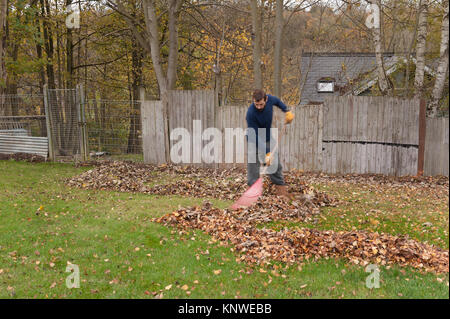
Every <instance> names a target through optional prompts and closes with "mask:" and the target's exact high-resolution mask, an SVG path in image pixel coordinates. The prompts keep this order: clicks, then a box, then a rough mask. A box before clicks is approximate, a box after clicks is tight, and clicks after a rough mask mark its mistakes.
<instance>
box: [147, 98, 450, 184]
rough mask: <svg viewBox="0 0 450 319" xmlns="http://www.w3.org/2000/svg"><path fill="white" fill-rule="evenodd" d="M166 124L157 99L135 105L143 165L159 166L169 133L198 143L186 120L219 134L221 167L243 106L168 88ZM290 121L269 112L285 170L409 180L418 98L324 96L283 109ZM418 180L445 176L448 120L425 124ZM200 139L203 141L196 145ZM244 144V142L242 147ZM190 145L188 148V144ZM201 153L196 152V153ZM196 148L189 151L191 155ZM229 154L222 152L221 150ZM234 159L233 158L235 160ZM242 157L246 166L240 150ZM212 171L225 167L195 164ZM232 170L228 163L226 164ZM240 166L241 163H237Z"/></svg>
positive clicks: (413, 162) (240, 123) (169, 144)
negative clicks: (180, 131) (181, 131)
mask: <svg viewBox="0 0 450 319" xmlns="http://www.w3.org/2000/svg"><path fill="white" fill-rule="evenodd" d="M168 100H169V105H168V110H167V112H168V115H169V123H168V127H167V126H166V124H165V121H164V109H163V106H162V104H161V102H159V101H142V104H141V105H142V107H141V108H142V110H141V112H142V113H141V114H142V129H143V131H142V134H143V150H144V161H145V162H150V163H158V164H161V163H166V162H167V160H168V156H167V155H165V154H168V152H167V148H171V147H172V146H173V145H174V143H176V142H177V141H169V139H168V136H169V135H168V134H169V132H171V131H172V130H173V129H174V128H177V127H183V128H185V129H187V131H188V132H189V133H190V134H191V136H192V138H193V139H196V138H197V139H198V138H199V136H196V134H197V135H198V134H199V133H198V131H197V132H196V131H195V130H194V129H193V122H192V121H193V120H200V121H201V126H202V130H203V129H206V128H209V127H215V128H218V129H219V130H220V131H221V132H222V137H223V140H222V154H221V161H220V162H221V163H224V162H225V155H226V154H225V153H226V151H227V150H225V140H224V138H225V137H224V136H225V134H224V133H225V128H243V129H245V128H246V121H245V115H246V112H247V109H248V106H247V105H246V106H221V107H217V106H216V107H215V106H214V93H213V91H171V92H170V94H169V99H168ZM291 109H292V110H293V112H294V114H295V120H294V121H293V122H292V124H290V125H287V126H284V114H283V113H282V112H281V111H280V110H279V109H278V108H275V113H274V121H273V126H274V127H278V128H279V134H283V135H282V137H281V139H280V146H279V148H280V158H281V162H282V165H283V167H284V168H285V169H294V168H295V169H300V170H304V171H322V172H327V173H378V174H386V175H395V176H401V175H416V174H417V167H418V164H417V162H418V145H419V120H418V117H419V101H418V100H401V99H396V98H390V97H355V96H345V97H330V98H328V99H327V100H326V102H325V103H324V104H323V105H306V106H305V105H302V106H296V107H292V108H291ZM426 124H427V125H426V127H427V131H426V142H425V164H424V174H425V175H436V174H442V175H447V176H448V119H427V123H426ZM206 143H208V142H203V144H202V147H203V146H204V145H205V144H206ZM244 144H245V145H246V143H244ZM191 147H192V145H191ZM200 151H201V150H200ZM196 152H197V154H198V152H199V149H197V150H196V149H193V148H191V154H193V153H196ZM228 152H229V150H228ZM241 155H242V154H239V153H237V154H235V155H234V156H235V160H236V159H237V158H239V157H240V156H241ZM243 157H244V158H245V160H244V163H245V162H246V148H245V150H244V154H243ZM196 165H204V166H212V167H217V166H218V165H220V166H228V165H230V164H204V163H201V164H196ZM231 165H233V164H231ZM238 165H243V164H238Z"/></svg>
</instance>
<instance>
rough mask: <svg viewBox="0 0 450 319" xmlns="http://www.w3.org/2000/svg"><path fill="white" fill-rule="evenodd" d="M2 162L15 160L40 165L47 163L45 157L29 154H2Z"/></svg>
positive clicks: (0, 158) (0, 155) (0, 157)
mask: <svg viewBox="0 0 450 319" xmlns="http://www.w3.org/2000/svg"><path fill="white" fill-rule="evenodd" d="M0 160H15V161H25V162H30V163H40V162H45V157H43V156H40V155H37V154H29V153H20V152H19V153H14V154H0Z"/></svg>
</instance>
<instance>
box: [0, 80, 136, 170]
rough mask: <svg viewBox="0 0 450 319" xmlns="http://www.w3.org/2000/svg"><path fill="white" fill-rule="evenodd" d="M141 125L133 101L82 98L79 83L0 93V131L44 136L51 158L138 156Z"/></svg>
mask: <svg viewBox="0 0 450 319" xmlns="http://www.w3.org/2000/svg"><path fill="white" fill-rule="evenodd" d="M47 126H48V128H47ZM141 131H142V129H141V115H140V103H139V101H130V100H106V99H99V98H95V99H88V100H85V98H84V92H83V88H82V87H81V86H77V88H76V89H48V88H47V87H45V88H44V94H40V95H1V96H0V135H13V136H33V137H48V147H49V155H50V158H51V159H54V160H61V159H70V160H72V159H74V158H80V159H81V160H83V159H88V155H91V156H92V157H99V156H108V155H110V156H111V157H113V158H118V159H131V160H138V161H142V157H143V156H142V136H141V135H142V134H141Z"/></svg>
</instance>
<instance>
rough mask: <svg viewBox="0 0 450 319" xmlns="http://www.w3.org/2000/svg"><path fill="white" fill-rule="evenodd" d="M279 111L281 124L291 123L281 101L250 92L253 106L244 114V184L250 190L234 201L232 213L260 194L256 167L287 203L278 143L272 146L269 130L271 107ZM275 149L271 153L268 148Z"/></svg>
mask: <svg viewBox="0 0 450 319" xmlns="http://www.w3.org/2000/svg"><path fill="white" fill-rule="evenodd" d="M274 106H277V107H279V108H280V109H281V110H282V111H283V112H284V113H285V114H286V120H285V124H289V123H291V122H292V120H293V119H294V114H293V113H292V112H291V111H290V110H289V108H288V107H287V106H286V105H285V104H284V103H283V102H281V100H280V99H279V98H277V97H275V96H273V95H270V94H266V93H265V92H264V91H263V90H255V91H254V92H253V103H252V104H251V105H250V107H249V108H248V111H247V116H246V120H247V127H248V131H247V142H248V144H247V149H248V156H247V184H248V185H249V186H250V188H249V189H248V190H247V191H246V192H245V193H244V194H243V195H242V197H241V198H239V200H238V201H236V202H235V203H234V204H233V205H232V206H231V208H233V209H236V208H239V207H243V206H244V207H245V206H249V205H251V204H253V203H254V202H255V201H256V200H257V199H258V197H259V196H261V194H262V188H263V180H262V178H261V177H260V165H261V163H263V165H265V167H264V168H263V171H262V173H267V174H268V175H269V177H270V180H271V181H272V183H274V184H275V187H276V190H277V195H279V196H284V197H286V198H288V199H290V198H291V195H290V194H289V193H288V190H287V185H286V184H285V182H284V178H283V167H282V166H281V163H280V160H279V157H278V152H277V149H278V141H276V142H275V143H273V141H272V135H271V132H270V129H271V127H272V119H273V107H274ZM273 145H275V146H274V147H273V148H272V149H271V146H273Z"/></svg>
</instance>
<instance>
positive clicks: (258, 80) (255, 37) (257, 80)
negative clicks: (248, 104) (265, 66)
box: [250, 0, 263, 89]
mask: <svg viewBox="0 0 450 319" xmlns="http://www.w3.org/2000/svg"><path fill="white" fill-rule="evenodd" d="M250 6H251V14H252V43H253V77H254V79H253V86H254V89H262V88H263V84H262V74H261V12H260V9H259V6H258V0H250Z"/></svg>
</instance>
